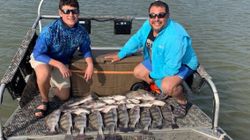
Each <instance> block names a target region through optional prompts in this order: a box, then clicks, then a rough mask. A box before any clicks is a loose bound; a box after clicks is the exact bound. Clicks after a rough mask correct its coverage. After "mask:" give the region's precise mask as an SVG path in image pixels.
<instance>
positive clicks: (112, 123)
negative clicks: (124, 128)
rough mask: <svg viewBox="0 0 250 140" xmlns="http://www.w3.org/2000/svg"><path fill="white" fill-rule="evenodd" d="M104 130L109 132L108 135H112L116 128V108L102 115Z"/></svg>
mask: <svg viewBox="0 0 250 140" xmlns="http://www.w3.org/2000/svg"><path fill="white" fill-rule="evenodd" d="M103 119H104V124H105V128H107V129H108V130H109V135H114V134H115V130H116V128H117V120H118V115H117V110H116V108H112V109H111V110H110V111H109V112H107V113H105V114H104V115H103Z"/></svg>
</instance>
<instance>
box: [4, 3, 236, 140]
mask: <svg viewBox="0 0 250 140" xmlns="http://www.w3.org/2000/svg"><path fill="white" fill-rule="evenodd" d="M43 1H44V0H41V1H40V3H39V6H38V16H37V18H36V19H35V21H34V23H33V25H32V27H31V28H30V29H29V30H28V31H27V34H26V35H25V37H24V39H23V41H22V43H21V45H20V47H19V49H18V50H17V53H16V54H15V56H14V57H13V59H12V61H11V64H10V65H9V67H8V68H7V70H6V73H5V74H4V76H3V78H2V80H1V86H0V102H1V103H2V101H3V100H4V99H3V94H4V91H5V89H7V90H8V91H9V93H10V94H11V96H12V98H13V99H15V100H18V102H19V104H18V106H17V108H16V110H15V111H14V112H13V113H12V115H11V116H10V118H9V119H8V120H7V121H6V123H5V124H0V140H4V139H10V140H17V139H18V140H19V139H65V138H66V136H67V134H66V132H64V131H62V130H58V132H57V133H56V134H54V133H52V134H51V133H49V131H48V128H47V127H46V126H45V122H44V121H45V118H46V117H45V118H42V119H35V118H34V117H32V116H34V109H35V107H36V106H37V105H38V103H39V96H38V89H37V86H36V82H35V81H36V80H35V78H36V77H35V74H34V72H33V70H32V68H31V66H30V64H29V56H30V54H31V52H32V49H33V47H34V44H35V41H36V39H37V37H38V34H39V31H41V28H42V22H41V21H42V20H51V19H56V18H58V17H59V16H57V15H42V14H41V12H40V11H41V8H42V5H43ZM145 19H147V18H146V17H133V16H125V17H120V16H84V17H80V18H79V21H80V23H81V24H82V25H83V26H84V27H85V28H86V29H87V30H88V32H90V31H91V30H90V28H91V22H99V21H102V22H105V21H114V30H115V32H114V33H115V34H130V31H131V25H132V20H145ZM92 50H93V54H94V63H95V66H94V67H95V68H94V69H95V70H94V76H93V80H92V82H90V83H87V82H85V81H84V80H83V79H82V77H81V75H80V74H79V72H81V70H83V69H84V64H85V62H84V60H83V59H81V58H79V57H78V56H79V55H78V54H77V53H76V54H75V56H74V59H73V60H72V64H71V65H70V69H71V70H72V72H73V75H72V78H71V81H72V87H71V91H72V95H74V97H72V98H70V100H69V102H70V101H74V99H75V98H76V97H79V96H81V97H86V96H88V95H89V94H90V93H91V92H95V93H97V94H98V96H106V97H107V96H112V95H118V94H119V95H124V94H125V93H126V92H129V91H130V90H132V91H138V90H140V89H141V88H143V89H145V88H147V85H145V83H144V82H143V81H139V80H138V79H135V78H134V77H133V68H134V66H135V65H136V64H137V63H139V62H140V60H142V56H141V53H136V54H134V55H132V56H130V57H128V58H126V59H123V60H122V61H120V62H117V63H110V62H109V61H106V60H105V59H104V58H103V56H104V55H106V54H107V53H113V52H117V51H118V50H119V47H103V46H101V47H92ZM183 87H184V89H185V92H186V93H187V94H192V95H196V93H199V92H200V91H201V89H203V88H205V89H206V91H205V92H208V93H211V94H212V96H213V108H212V118H210V117H209V116H208V115H207V114H206V113H204V111H202V110H201V109H200V108H199V107H198V106H197V105H195V104H194V103H192V104H191V106H190V108H189V110H188V113H187V115H186V116H185V117H184V118H174V119H172V121H170V122H166V121H164V123H163V124H164V125H163V127H162V128H150V132H151V134H150V135H149V134H142V133H140V129H141V128H140V125H139V126H137V127H136V129H135V130H134V131H132V132H122V131H119V130H117V131H116V134H117V135H119V136H120V138H121V139H155V140H161V139H169V140H185V139H188V140H189V139H193V140H195V139H199V140H200V139H201V140H202V139H206V140H232V138H231V137H230V136H229V135H228V134H227V133H226V132H225V131H224V130H223V129H222V128H221V127H219V126H218V122H219V106H220V102H219V93H218V91H217V89H216V86H215V84H214V82H213V81H212V77H211V76H210V75H209V74H208V73H207V72H206V70H205V68H204V67H203V66H202V65H200V66H199V68H198V69H197V71H196V72H195V73H194V74H193V75H192V76H191V78H190V79H188V80H186V81H184V82H183ZM51 100H52V101H51V105H50V112H52V111H53V110H55V109H57V108H59V107H60V106H61V105H62V104H63V103H61V102H60V101H57V100H56V99H54V98H51ZM167 102H170V103H172V102H173V100H171V98H170V99H167ZM104 134H105V136H106V135H108V132H106V131H105V132H104ZM71 135H72V136H73V137H74V136H76V135H77V133H76V132H75V131H74V132H73V133H72V134H71ZM85 135H86V136H87V137H85V138H86V139H95V138H96V137H97V134H96V131H95V130H92V129H87V130H86V132H85Z"/></svg>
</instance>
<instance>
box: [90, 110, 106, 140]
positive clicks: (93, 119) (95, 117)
mask: <svg viewBox="0 0 250 140" xmlns="http://www.w3.org/2000/svg"><path fill="white" fill-rule="evenodd" d="M89 124H90V125H91V126H92V128H94V129H96V130H98V132H97V139H98V140H104V138H105V137H104V134H103V130H102V129H103V119H102V114H101V113H100V112H99V111H97V110H93V111H92V112H91V113H90V114H89Z"/></svg>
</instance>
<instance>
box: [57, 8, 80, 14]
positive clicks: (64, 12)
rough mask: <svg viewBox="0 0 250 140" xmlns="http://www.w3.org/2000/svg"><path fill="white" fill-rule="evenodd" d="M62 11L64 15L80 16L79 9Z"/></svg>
mask: <svg viewBox="0 0 250 140" xmlns="http://www.w3.org/2000/svg"><path fill="white" fill-rule="evenodd" d="M61 11H62V12H63V14H66V15H68V14H70V13H72V14H79V9H72V10H69V9H61Z"/></svg>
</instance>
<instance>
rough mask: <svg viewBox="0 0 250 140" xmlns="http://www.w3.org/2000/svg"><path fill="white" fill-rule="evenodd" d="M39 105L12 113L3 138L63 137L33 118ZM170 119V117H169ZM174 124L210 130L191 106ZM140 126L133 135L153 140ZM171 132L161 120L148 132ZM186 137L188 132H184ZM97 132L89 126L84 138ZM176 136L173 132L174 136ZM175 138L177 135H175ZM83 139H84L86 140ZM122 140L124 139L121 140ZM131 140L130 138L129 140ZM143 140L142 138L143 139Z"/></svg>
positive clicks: (207, 120) (34, 103)
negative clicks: (160, 126) (52, 132)
mask: <svg viewBox="0 0 250 140" xmlns="http://www.w3.org/2000/svg"><path fill="white" fill-rule="evenodd" d="M72 101H74V98H71V99H70V100H69V101H68V102H66V103H65V104H67V103H69V102H72ZM166 102H169V103H170V104H174V103H175V102H174V100H173V99H172V98H169V99H167V100H166ZM39 104H40V97H39V96H35V97H34V98H33V99H32V100H31V101H30V102H29V103H28V104H26V105H25V106H24V107H22V108H20V107H19V108H18V109H17V110H16V112H15V113H13V115H12V117H11V119H10V120H8V121H7V122H6V124H5V126H4V128H3V133H4V136H6V137H13V136H38V135H39V136H55V135H62V136H64V135H65V134H66V132H64V131H63V130H62V129H60V128H59V130H58V132H57V133H56V134H51V133H50V132H49V129H48V128H47V127H46V125H45V118H46V117H45V118H42V119H36V118H35V117H34V111H35V108H36V106H38V105H39ZM62 104H63V103H61V102H60V101H58V100H57V99H56V98H51V101H50V104H49V105H50V108H49V112H50V113H51V112H52V111H53V110H55V109H57V108H59V106H60V105H62ZM170 117H171V116H170ZM176 124H177V125H178V127H179V128H176V129H175V130H179V132H181V131H182V130H185V129H189V131H190V130H191V129H190V128H194V129H197V128H198V129H200V128H209V129H211V127H212V126H211V124H212V123H211V119H210V118H209V117H208V116H207V115H206V114H205V113H204V112H202V111H201V110H200V109H199V108H198V107H197V106H196V105H194V104H192V105H190V108H189V111H188V113H187V115H186V116H185V117H184V118H177V119H176ZM141 129H142V128H141V125H140V124H138V125H137V126H136V130H135V132H136V133H134V134H136V135H137V136H138V137H147V139H150V137H152V139H154V137H153V136H151V135H150V136H147V135H142V134H140V133H137V132H139V131H140V130H141ZM172 130H173V128H172V122H170V121H166V120H163V128H162V129H157V128H150V132H153V133H154V135H155V136H156V134H157V133H158V134H157V135H158V136H159V135H160V134H161V133H166V132H167V131H169V132H171V131H172ZM107 132H108V131H107V130H105V128H104V133H105V134H107ZM185 132H186V133H183V132H182V133H181V134H186V136H187V135H188V133H189V132H188V131H185ZM77 133H78V132H77V131H75V130H74V129H73V135H77ZM96 133H97V131H95V130H93V129H92V128H91V127H90V126H88V127H87V129H86V132H85V134H86V136H88V137H86V138H89V139H93V137H94V136H95V135H96ZM117 134H119V135H120V136H122V135H127V136H126V137H127V138H129V137H131V135H132V134H133V133H130V132H129V133H124V132H123V133H122V132H120V131H117ZM176 134H178V133H176V132H175V135H176ZM176 136H177V135H176ZM19 138H20V137H19ZM86 138H85V139H86ZM123 139H124V138H123ZM130 139H131V138H130ZM143 139H144V138H143Z"/></svg>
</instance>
